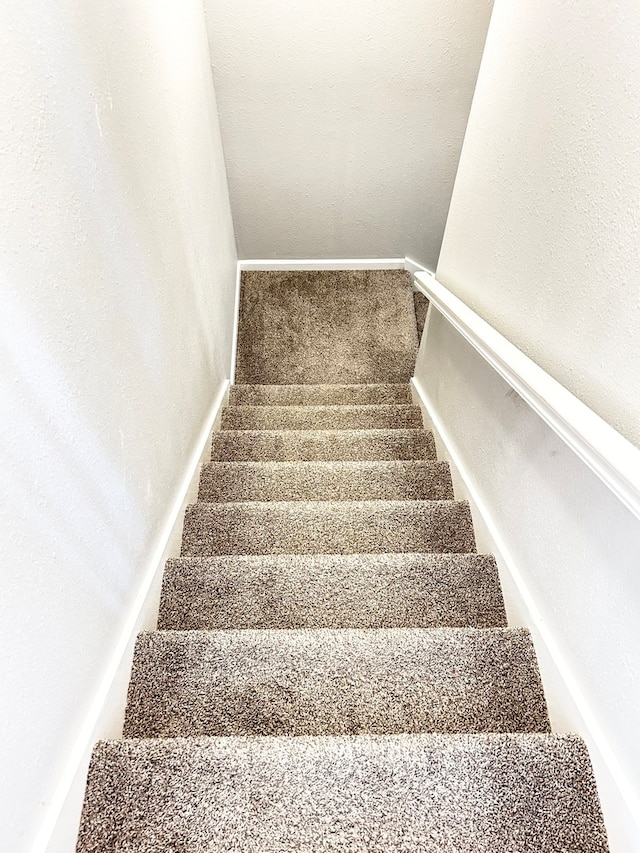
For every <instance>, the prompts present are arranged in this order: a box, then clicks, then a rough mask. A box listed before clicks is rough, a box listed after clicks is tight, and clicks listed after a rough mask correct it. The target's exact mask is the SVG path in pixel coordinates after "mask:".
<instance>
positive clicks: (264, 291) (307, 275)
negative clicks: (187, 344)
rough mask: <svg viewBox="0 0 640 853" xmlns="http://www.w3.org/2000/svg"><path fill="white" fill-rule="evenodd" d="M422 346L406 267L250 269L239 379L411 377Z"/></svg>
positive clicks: (244, 292)
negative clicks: (417, 353) (368, 268)
mask: <svg viewBox="0 0 640 853" xmlns="http://www.w3.org/2000/svg"><path fill="white" fill-rule="evenodd" d="M417 348H418V334H417V331H416V315H415V311H414V305H413V294H412V290H411V281H410V278H409V274H408V273H407V272H405V271H404V270H348V271H336V272H333V271H315V272H262V271H258V272H244V273H243V274H242V285H241V294H240V317H239V325H238V362H237V366H236V382H237V383H238V384H243V383H247V384H252V383H255V384H263V385H269V384H272V385H286V384H305V383H311V384H322V383H366V382H378V383H379V382H408V380H409V379H410V378H411V376H412V375H413V368H414V365H415V359H416V352H417Z"/></svg>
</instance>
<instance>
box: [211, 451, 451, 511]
mask: <svg viewBox="0 0 640 853" xmlns="http://www.w3.org/2000/svg"><path fill="white" fill-rule="evenodd" d="M452 498H453V485H452V483H451V472H450V470H449V464H448V463H447V462H419V461H412V462H212V463H210V464H209V465H203V467H202V471H201V473H200V489H199V492H198V500H200V501H214V502H223V501H252V500H253V501H274V500H275V501H277V500H280V501H304V500H319V501H347V500H357V501H368V500H384V499H389V500H437V501H440V500H450V499H452Z"/></svg>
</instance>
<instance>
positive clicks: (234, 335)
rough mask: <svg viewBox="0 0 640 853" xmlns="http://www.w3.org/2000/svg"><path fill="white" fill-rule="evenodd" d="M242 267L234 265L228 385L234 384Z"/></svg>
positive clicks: (238, 264)
mask: <svg viewBox="0 0 640 853" xmlns="http://www.w3.org/2000/svg"><path fill="white" fill-rule="evenodd" d="M241 277H242V267H241V266H240V262H238V263H237V264H236V295H235V300H234V307H233V333H232V335H231V366H230V368H229V384H230V385H235V382H236V358H237V354H238V323H239V322H240V280H241Z"/></svg>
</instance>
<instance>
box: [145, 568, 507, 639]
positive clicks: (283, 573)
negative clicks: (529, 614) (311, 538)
mask: <svg viewBox="0 0 640 853" xmlns="http://www.w3.org/2000/svg"><path fill="white" fill-rule="evenodd" d="M506 624H507V622H506V615H505V611H504V603H503V600H502V593H501V590H500V580H499V577H498V571H497V567H496V564H495V560H494V559H493V558H492V557H490V556H487V555H484V554H482V555H478V554H471V555H468V554H456V555H448V554H377V555H376V554H365V555H349V556H342V555H306V556H304V555H295V556H291V555H285V556H269V557H265V556H254V557H212V558H205V559H197V558H183V559H176V560H170V561H169V562H168V563H167V566H166V568H165V572H164V577H163V587H162V597H161V601H160V615H159V618H158V627H159V628H163V629H171V628H174V629H177V630H189V629H198V628H210V629H214V628H325V627H326V628H331V627H333V628H340V627H342V628H393V627H398V628H406V627H412V626H415V627H423V628H438V627H452V628H458V627H467V626H468V627H478V628H493V627H503V626H506Z"/></svg>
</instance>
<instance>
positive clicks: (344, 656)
mask: <svg viewBox="0 0 640 853" xmlns="http://www.w3.org/2000/svg"><path fill="white" fill-rule="evenodd" d="M422 319H424V318H422ZM417 346H418V336H417V330H416V314H415V311H414V302H413V295H412V290H411V283H410V280H409V276H408V274H407V273H405V272H403V271H395V270H394V271H387V270H382V271H366V270H351V271H343V272H340V271H328V272H327V271H324V272H274V271H272V272H260V271H251V272H245V273H244V274H243V278H242V290H241V300H240V317H239V331H238V355H237V381H238V383H239V384H237V385H235V386H232V388H231V391H230V397H229V404H228V406H227V407H226V408H225V409H224V410H223V413H222V423H221V429H220V430H219V431H217V432H215V433H214V436H213V442H212V455H211V461H210V462H209V463H208V464H206V465H204V466H203V468H202V472H201V478H200V492H199V497H198V501H197V503H195V504H193V505H192V506H190V507H189V508H188V509H187V512H186V517H185V522H184V534H183V542H182V553H181V556H180V557H178V558H175V559H171V560H169V562H168V563H167V566H166V569H165V574H164V581H163V589H162V599H161V604H160V612H159V618H158V630H156V631H149V632H145V633H142V634H140V635H139V637H138V641H137V645H136V650H135V657H134V663H133V671H132V675H131V682H130V687H129V695H128V704H127V709H126V719H125V723H124V732H123V738H122V739H121V740H116V741H105V742H100V743H98V744H97V745H96V747H95V750H94V753H93V757H92V760H91V766H90V769H89V776H88V782H87V789H86V796H85V802H84V808H83V813H82V820H81V826H80V831H79V837H78V844H77V851H78V853H90V851H91V853H97V851H100V852H101V853H106V851H136V853H149V851H172V853H186V851H198V853H199V851H203V853H204V851H353V852H354V853H355V851H434V853H435V851H438V853H441V851H456V853H461V852H462V853H464V852H465V851H491V853H503V851H513V853H515V851H536V853H541V852H542V851H580V853H589V852H590V851H605V850H607V849H608V847H607V838H606V832H605V828H604V825H603V821H602V815H601V811H600V806H599V801H598V795H597V792H596V787H595V783H594V779H593V775H592V771H591V765H590V761H589V756H588V754H587V750H586V747H585V745H584V743H583V742H582V740H581V739H580V738H579V737H578V736H574V735H557V734H553V733H551V730H550V724H549V718H548V714H547V708H546V704H545V698H544V693H543V688H542V685H541V682H540V676H539V672H538V665H537V661H536V655H535V651H534V648H533V645H532V641H531V637H530V635H529V632H528V631H527V630H526V629H524V628H517V627H508V625H507V622H506V616H505V608H504V602H503V599H502V594H501V590H500V583H499V579H498V573H497V569H496V564H495V561H494V559H493V557H492V556H491V555H486V554H477V553H476V546H475V539H474V531H473V525H472V521H471V515H470V511H469V506H468V505H467V504H466V503H465V502H464V501H458V500H456V499H455V496H454V494H453V488H452V482H451V475H450V472H449V468H448V465H447V464H446V463H443V462H438V461H437V460H436V458H435V448H434V440H433V437H432V435H431V434H430V433H429V432H427V431H425V429H424V428H423V424H422V418H421V413H420V409H419V408H418V407H416V406H414V405H412V401H411V396H410V391H409V379H410V377H411V374H412V371H413V365H414V362H415V356H416V352H417Z"/></svg>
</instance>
